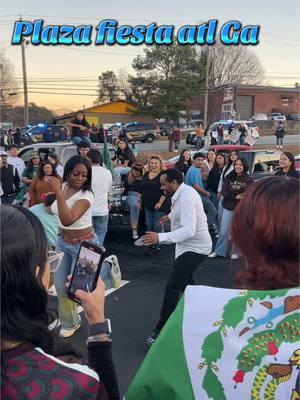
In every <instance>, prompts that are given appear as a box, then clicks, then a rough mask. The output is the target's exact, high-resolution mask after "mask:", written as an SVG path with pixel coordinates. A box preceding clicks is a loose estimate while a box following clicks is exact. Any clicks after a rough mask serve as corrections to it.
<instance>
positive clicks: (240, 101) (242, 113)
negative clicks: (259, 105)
mask: <svg viewBox="0 0 300 400" xmlns="http://www.w3.org/2000/svg"><path fill="white" fill-rule="evenodd" d="M253 100H254V96H237V99H236V119H249V118H250V117H251V116H252V115H253Z"/></svg>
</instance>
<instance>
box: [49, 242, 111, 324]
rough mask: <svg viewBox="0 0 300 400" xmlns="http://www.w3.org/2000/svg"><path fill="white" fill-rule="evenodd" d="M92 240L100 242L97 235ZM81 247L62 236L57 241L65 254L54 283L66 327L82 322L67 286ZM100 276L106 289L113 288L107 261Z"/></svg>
mask: <svg viewBox="0 0 300 400" xmlns="http://www.w3.org/2000/svg"><path fill="white" fill-rule="evenodd" d="M92 242H94V243H97V244H98V240H97V237H95V238H94V239H93V240H92ZM79 248H80V245H79V244H70V243H66V242H65V241H64V240H63V239H62V238H61V237H59V239H58V241H57V246H56V251H58V252H59V251H61V252H63V253H64V256H63V259H62V262H61V264H60V266H59V268H58V270H57V271H55V272H54V285H55V288H56V292H57V300H58V316H59V320H60V322H61V326H62V328H64V329H72V328H74V327H75V326H76V325H78V324H79V323H80V316H79V314H78V311H77V306H76V303H75V302H74V301H73V300H70V299H69V298H68V296H67V291H66V286H65V285H66V282H67V276H68V275H70V274H72V273H73V270H74V267H75V262H76V258H77V254H78V251H79ZM100 276H101V278H102V279H103V281H104V283H105V289H106V290H107V289H111V288H112V287H113V284H112V281H111V278H110V264H109V263H108V262H106V261H104V262H103V263H102V267H101V271H100Z"/></svg>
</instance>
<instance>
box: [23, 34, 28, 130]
mask: <svg viewBox="0 0 300 400" xmlns="http://www.w3.org/2000/svg"><path fill="white" fill-rule="evenodd" d="M25 48H26V40H22V43H21V51H22V69H23V87H24V126H27V125H28V124H29V118H28V90H27V73H26V60H25Z"/></svg>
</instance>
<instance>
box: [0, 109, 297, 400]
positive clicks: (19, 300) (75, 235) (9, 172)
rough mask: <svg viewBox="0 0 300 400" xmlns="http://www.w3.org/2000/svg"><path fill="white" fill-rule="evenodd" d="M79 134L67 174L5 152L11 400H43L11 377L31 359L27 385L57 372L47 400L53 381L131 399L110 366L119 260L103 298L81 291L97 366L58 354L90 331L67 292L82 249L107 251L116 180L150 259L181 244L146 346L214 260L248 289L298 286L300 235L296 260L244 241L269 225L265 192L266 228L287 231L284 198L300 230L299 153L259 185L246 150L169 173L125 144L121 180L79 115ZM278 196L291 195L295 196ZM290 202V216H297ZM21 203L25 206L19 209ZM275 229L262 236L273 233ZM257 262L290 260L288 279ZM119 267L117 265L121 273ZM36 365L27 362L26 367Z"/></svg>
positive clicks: (107, 274)
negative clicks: (108, 303)
mask: <svg viewBox="0 0 300 400" xmlns="http://www.w3.org/2000/svg"><path fill="white" fill-rule="evenodd" d="M70 127H71V128H72V140H73V142H74V143H76V144H77V145H78V155H74V156H72V157H71V158H70V159H69V160H68V161H67V162H66V164H65V165H64V166H62V165H61V164H60V162H59V160H58V158H57V156H56V155H55V154H53V153H49V155H48V157H47V159H46V160H43V161H41V160H40V156H39V154H38V153H37V152H33V153H32V154H31V158H30V161H29V163H28V165H27V166H25V165H24V162H23V161H22V160H21V159H20V158H19V157H18V147H17V146H16V145H11V146H10V147H9V148H8V151H9V154H8V153H7V152H6V151H1V153H0V162H1V164H0V168H1V202H2V206H1V231H2V258H1V288H2V296H3V297H2V299H3V300H2V305H3V306H4V308H3V312H2V322H1V324H2V325H1V329H2V353H3V357H2V363H3V368H2V389H1V390H2V395H3V396H4V398H17V394H19V393H21V397H22V396H23V397H22V398H28V399H29V398H32V397H30V393H29V394H26V393H25V392H26V389H24V387H25V388H26V387H27V386H26V385H22V387H21V386H20V383H19V382H20V379H19V378H22V376H18V375H16V374H14V373H13V369H12V367H13V366H14V365H16V364H17V363H18V362H19V360H20V359H22V360H23V362H25V363H26V366H27V367H32V366H35V368H30V370H31V371H32V372H31V373H30V374H29V375H28V376H26V379H25V378H24V382H25V381H26V383H27V382H33V381H34V382H37V381H38V379H39V378H40V374H41V373H42V371H38V368H36V366H38V365H50V364H51V371H53V372H49V374H48V375H47V380H48V381H49V383H50V384H49V385H48V386H47V389H45V390H47V391H48V392H47V395H46V397H47V398H51V390H52V386H51V384H52V383H53V382H54V381H55V378H56V376H57V375H56V374H57V372H55V373H54V371H59V374H60V375H61V376H62V377H68V384H66V385H67V386H68V387H67V386H66V387H65V388H64V389H65V390H69V391H70V393H72V395H71V397H70V398H80V395H78V393H81V394H82V393H86V392H88V391H89V394H90V398H94V399H96V398H101V399H106V398H109V399H119V398H120V395H119V389H118V381H117V377H116V372H115V368H114V364H113V360H112V355H111V345H112V342H111V337H110V329H109V327H108V325H109V324H108V322H107V320H106V319H105V317H104V287H105V289H109V288H111V287H117V286H118V285H119V284H120V268H119V266H118V261H117V258H116V256H110V257H108V258H107V259H106V260H105V261H104V263H103V265H102V268H101V272H100V276H101V278H102V279H101V278H100V279H99V281H98V284H97V287H96V289H95V290H94V291H93V292H92V293H86V292H84V291H82V290H77V291H76V297H77V298H78V299H79V300H80V301H81V303H82V306H83V309H84V312H85V315H86V318H87V320H88V323H89V334H88V339H87V347H88V363H89V367H87V366H84V367H82V366H79V365H78V363H76V364H73V363H70V362H61V358H60V357H61V356H66V355H69V354H67V353H68V351H67V350H66V348H63V349H62V348H60V347H59V341H58V338H57V336H59V337H60V338H69V337H71V336H72V335H73V334H74V333H75V332H76V331H77V330H78V329H79V328H80V326H81V316H80V314H79V313H78V309H77V307H76V303H75V302H73V301H72V300H70V299H69V298H68V296H67V294H66V285H68V284H69V279H70V278H69V276H70V274H72V272H73V269H74V265H75V261H76V258H77V254H78V251H79V248H80V244H81V243H82V242H83V241H92V242H94V243H95V244H98V245H103V243H104V242H105V236H106V232H107V227H108V220H109V208H110V205H109V193H110V190H111V187H112V183H113V176H112V175H113V174H115V175H116V176H117V177H118V178H119V179H121V183H122V193H123V197H124V198H125V201H126V204H127V206H128V207H129V210H130V226H131V230H132V238H133V239H134V240H136V239H138V238H139V233H140V232H141V230H140V229H139V225H140V222H141V216H142V214H143V215H144V220H145V225H146V229H145V230H146V233H145V234H143V235H142V236H141V238H140V239H141V240H142V243H143V245H144V246H145V247H146V254H147V255H149V256H157V255H158V254H159V253H160V246H161V245H162V244H172V243H175V244H176V248H175V260H174V263H173V269H172V272H171V274H170V278H169V280H168V282H167V285H166V289H165V293H164V299H163V304H162V308H161V312H160V317H159V319H158V322H157V324H156V326H155V327H154V330H153V333H152V334H151V336H149V338H148V339H147V344H148V345H152V344H153V343H155V341H156V339H157V337H158V336H159V334H160V332H161V330H162V328H163V327H164V325H165V324H166V322H167V321H168V319H169V317H170V315H171V314H172V312H173V311H174V309H175V307H176V305H177V302H178V299H179V297H180V295H181V293H182V292H183V291H184V289H185V287H186V285H188V284H194V279H193V273H194V272H195V271H196V269H197V268H198V267H199V265H200V264H201V263H203V261H204V260H206V258H207V257H211V258H213V257H231V259H237V258H239V257H245V258H246V270H245V272H244V274H241V275H239V282H241V287H246V288H247V287H248V288H257V287H258V286H257V276H256V274H259V276H261V277H265V281H264V282H262V283H261V284H260V286H259V288H268V289H275V288H278V287H292V286H296V285H297V284H298V282H299V274H297V271H296V269H297V268H298V262H299V254H298V252H296V250H295V248H294V247H293V246H295V237H294V236H295V235H293V237H291V236H290V234H289V235H288V234H287V236H286V237H289V240H290V242H289V246H288V249H289V252H287V250H285V249H284V246H279V245H278V248H273V246H272V245H271V244H270V247H267V246H262V245H261V244H260V243H259V242H258V241H257V240H256V237H254V236H253V235H254V233H252V232H251V229H250V230H249V237H248V240H247V241H246V242H247V243H244V242H243V241H241V240H240V238H241V237H242V234H241V231H244V232H245V230H247V229H248V225H247V224H248V223H249V224H250V225H251V226H254V227H256V229H258V228H257V224H259V223H260V221H259V220H258V218H262V217H261V216H262V215H263V214H262V211H261V210H259V212H257V216H256V214H255V212H253V211H254V210H255V207H256V206H257V204H258V203H259V198H260V197H261V198H264V196H266V193H269V194H270V196H271V194H272V196H273V197H272V198H271V200H272V201H271V200H270V202H271V203H272V207H271V206H269V205H268V204H266V203H264V205H263V207H264V210H265V212H266V214H267V216H264V220H265V225H266V226H267V225H268V224H273V223H274V224H277V222H276V218H277V217H278V216H277V213H276V212H274V210H276V206H275V205H274V204H275V203H276V204H277V202H278V210H279V209H280V210H281V208H282V205H283V204H282V203H280V202H281V201H283V200H282V199H283V197H284V198H285V200H284V205H285V214H286V216H287V217H288V218H290V217H291V219H288V220H289V221H295V223H296V222H297V221H298V219H299V215H298V214H299V208H295V207H294V206H295V205H296V203H297V201H298V203H299V193H297V190H298V191H299V179H298V178H299V177H298V173H297V172H296V170H295V166H294V156H293V154H292V153H288V152H284V153H282V155H281V158H280V162H279V167H280V169H279V170H278V172H277V173H276V175H278V176H276V177H273V178H268V179H264V180H262V181H261V182H259V183H257V182H254V181H253V179H252V177H251V176H250V175H249V173H248V165H247V162H246V161H245V159H243V158H242V157H240V156H239V154H238V153H237V152H236V151H232V152H231V153H230V154H229V157H228V158H227V156H226V155H225V154H221V153H218V154H216V153H215V152H214V151H209V152H208V155H207V157H205V156H204V155H203V153H201V152H198V153H196V154H194V156H193V159H191V154H190V152H189V150H187V149H184V150H182V151H181V154H180V158H179V161H178V162H177V163H176V166H175V168H172V169H165V167H164V163H163V160H162V159H161V157H160V156H159V155H157V154H153V155H151V156H150V157H149V159H148V162H147V164H146V165H142V164H141V163H138V162H137V161H136V158H135V155H134V153H133V151H132V150H131V149H130V148H129V147H128V143H127V141H126V140H125V139H121V140H120V141H119V143H118V148H117V150H116V154H115V157H114V158H113V165H114V170H113V174H112V173H111V172H110V171H109V170H108V169H106V168H105V167H104V166H103V165H102V155H101V153H100V152H99V151H98V150H96V149H91V141H90V139H89V137H88V135H86V133H87V129H90V126H89V125H88V123H87V121H86V120H85V118H84V114H83V113H80V112H79V113H78V114H77V116H76V119H75V120H73V121H72V122H71V123H70ZM176 129H177V128H176ZM176 129H175V130H174V131H173V133H176ZM176 134H177V135H178V132H177V133H176ZM179 135H180V133H179ZM201 137H202V136H201V135H200V134H199V138H201ZM176 138H177V139H176V140H175V136H174V137H173V142H174V143H175V146H176V142H178V140H180V136H179V139H178V136H176ZM169 142H171V140H170V141H169ZM177 144H178V143H177ZM175 148H176V147H175ZM295 178H297V179H295ZM277 187H280V188H281V190H282V191H284V195H283V194H281V191H278V190H277ZM296 197H297V198H296ZM289 202H290V204H291V206H288V207H286V205H287V204H288V203H289ZM12 204H18V205H16V206H15V207H12V206H11V205H12ZM243 204H245V207H244V206H243ZM243 213H244V214H243ZM247 213H248V214H249V215H248V214H247ZM250 214H251V215H250ZM287 214H288V215H287ZM245 215H248V219H247V218H246V217H245ZM280 220H282V218H281V219H280ZM247 221H248V222H247ZM283 223H284V221H283ZM250 225H249V226H250ZM265 225H262V227H263V229H264V228H265ZM270 226H271V225H270ZM271 233H272V235H270V237H271V236H272V238H273V239H274V243H279V242H280V237H281V235H284V234H285V228H284V229H283V230H281V229H278V230H275V231H274V230H272V232H271ZM298 234H299V232H298ZM286 237H284V239H286ZM25 238H26V240H25ZM214 242H216V243H215V245H213V243H214ZM250 244H251V246H252V247H251V246H250ZM297 246H298V244H297ZM250 248H251V249H250ZM249 249H250V250H249ZM47 251H48V252H52V253H51V254H52V256H51V257H50V255H48V258H47ZM53 253H54V257H53ZM269 253H270V254H269ZM55 254H56V259H57V257H58V258H59V257H60V264H59V266H57V265H56V266H55V268H52V273H50V272H51V260H55ZM253 254H259V255H261V257H262V258H261V259H264V258H263V257H264V254H266V257H267V259H268V260H273V259H274V260H275V258H276V257H277V255H278V256H279V257H280V259H281V260H284V258H285V257H286V258H287V260H289V262H287V263H285V262H283V263H282V264H280V263H278V262H277V261H276V263H275V261H274V265H276V273H277V275H278V276H279V275H280V276H281V277H282V280H281V281H280V280H278V276H277V277H276V276H275V275H274V274H273V272H272V271H271V265H270V263H269V261H268V265H266V266H265V264H264V263H263V264H262V266H263V267H262V266H261V265H260V264H259V260H257V262H256V261H255V260H253V257H252V255H253ZM112 266H117V272H116V271H115V270H114V268H112ZM262 268H265V271H262ZM298 273H299V271H298ZM52 278H53V280H54V282H53V283H54V287H55V290H56V293H57V299H58V318H59V321H60V323H61V328H60V331H59V334H58V335H56V336H55V333H54V331H49V329H48V325H49V319H48V315H47V309H46V307H47V293H49V292H48V289H49V285H50V286H51V283H52V282H50V279H52ZM297 279H298V280H297ZM253 282H254V283H255V282H256V286H255V285H254V283H253ZM62 350H63V351H62ZM25 354H26V359H24V357H23V356H24V355H25ZM22 357H23V358H22ZM24 360H25V361H24ZM49 368H50V367H49ZM95 372H96V373H95ZM99 377H100V381H99ZM28 384H29V383H28ZM60 390H62V389H60ZM97 396H98V397H97ZM46 397H45V398H46Z"/></svg>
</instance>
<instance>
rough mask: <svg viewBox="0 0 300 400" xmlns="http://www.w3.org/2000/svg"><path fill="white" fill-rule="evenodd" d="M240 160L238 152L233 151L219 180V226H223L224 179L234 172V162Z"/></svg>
mask: <svg viewBox="0 0 300 400" xmlns="http://www.w3.org/2000/svg"><path fill="white" fill-rule="evenodd" d="M237 159H238V153H237V151H236V150H232V151H231V152H230V154H229V157H228V161H227V164H226V165H225V167H224V168H223V171H222V175H221V177H220V180H219V185H218V190H217V197H218V199H219V203H218V224H219V226H220V225H221V219H222V213H223V205H222V203H223V198H222V187H223V180H224V178H225V177H226V176H227V175H229V174H230V172H232V171H233V165H234V162H235V161H236V160H237Z"/></svg>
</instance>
